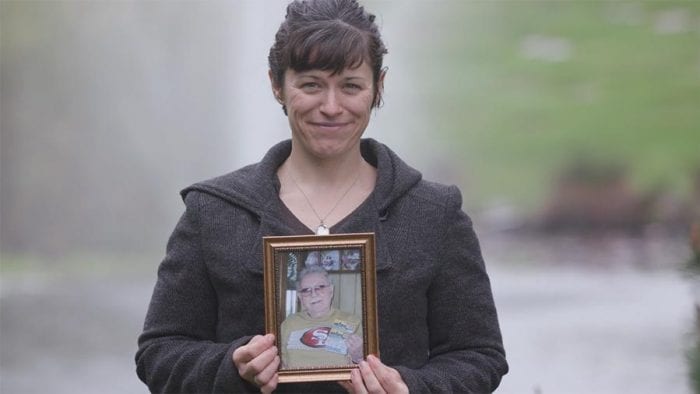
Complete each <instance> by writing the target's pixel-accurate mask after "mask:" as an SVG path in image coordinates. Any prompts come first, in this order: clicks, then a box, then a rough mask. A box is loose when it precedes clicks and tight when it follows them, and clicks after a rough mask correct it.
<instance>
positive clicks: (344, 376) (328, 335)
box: [263, 233, 379, 383]
mask: <svg viewBox="0 0 700 394" xmlns="http://www.w3.org/2000/svg"><path fill="white" fill-rule="evenodd" d="M263 248H264V250H263V257H264V285H265V329H266V332H268V333H272V334H275V338H276V341H277V344H276V345H277V348H278V349H279V352H280V358H281V362H280V367H279V370H278V374H279V382H280V383H289V382H316V381H342V380H350V373H351V371H352V370H353V369H354V368H357V364H356V363H357V362H359V360H361V359H364V358H366V356H367V355H369V354H374V355H376V356H379V340H378V328H377V306H376V305H377V296H376V264H375V258H376V257H375V256H376V251H375V239H374V233H352V234H331V235H300V236H268V237H263ZM358 341H361V342H359V343H358ZM360 352H361V353H360Z"/></svg>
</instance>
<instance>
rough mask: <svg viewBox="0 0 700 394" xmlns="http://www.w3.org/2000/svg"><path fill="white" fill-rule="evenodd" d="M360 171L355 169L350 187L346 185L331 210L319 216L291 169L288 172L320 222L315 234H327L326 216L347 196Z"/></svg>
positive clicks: (328, 231) (358, 177)
mask: <svg viewBox="0 0 700 394" xmlns="http://www.w3.org/2000/svg"><path fill="white" fill-rule="evenodd" d="M360 173H361V171H357V176H356V177H355V180H354V181H353V182H352V184H351V185H350V187H348V188H347V189H346V190H345V193H343V195H342V196H340V198H339V199H338V200H337V201H336V202H335V205H333V208H331V210H330V211H328V213H326V215H325V216H323V217H321V215H319V214H318V212H316V209H315V208H314V206H313V204H311V200H310V199H309V196H307V195H306V193H304V190H303V189H302V188H301V186H299V184H298V183H297V180H296V179H294V175H292V173H291V171H290V172H289V178H290V179H291V180H292V183H294V186H296V187H297V189H299V191H300V192H301V195H302V196H304V199H305V200H306V203H307V204H308V205H309V208H311V210H312V211H313V213H314V215H316V218H317V219H318V221H319V222H320V223H319V225H318V227H316V235H328V234H330V230H329V228H328V226H326V223H325V221H326V218H328V216H330V215H331V213H333V211H335V209H336V208H337V207H338V204H340V202H341V201H343V199H344V198H345V196H347V195H348V193H350V190H352V188H353V187H355V184H356V183H357V180H358V179H360Z"/></svg>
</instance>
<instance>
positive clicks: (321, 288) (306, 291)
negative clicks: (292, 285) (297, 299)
mask: <svg viewBox="0 0 700 394" xmlns="http://www.w3.org/2000/svg"><path fill="white" fill-rule="evenodd" d="M330 287H331V285H318V286H313V287H304V288H303V289H301V290H299V293H300V294H301V296H302V297H310V296H311V295H312V294H314V293H316V294H321V293H323V292H325V291H326V290H328V289H329V288H330Z"/></svg>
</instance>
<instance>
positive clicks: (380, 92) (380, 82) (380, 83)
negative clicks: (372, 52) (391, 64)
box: [372, 67, 387, 108]
mask: <svg viewBox="0 0 700 394" xmlns="http://www.w3.org/2000/svg"><path fill="white" fill-rule="evenodd" d="M386 70H387V68H386V67H384V68H383V69H382V71H381V73H380V74H379V79H377V90H376V92H375V94H374V102H373V103H372V107H373V108H379V107H381V105H382V102H383V101H382V97H383V96H384V78H385V77H386Z"/></svg>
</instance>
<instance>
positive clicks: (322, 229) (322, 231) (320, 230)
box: [316, 223, 331, 235]
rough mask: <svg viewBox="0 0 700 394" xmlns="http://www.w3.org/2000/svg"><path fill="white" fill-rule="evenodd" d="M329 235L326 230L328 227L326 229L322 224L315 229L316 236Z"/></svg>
mask: <svg viewBox="0 0 700 394" xmlns="http://www.w3.org/2000/svg"><path fill="white" fill-rule="evenodd" d="M330 233H331V232H330V231H329V230H328V227H326V226H325V225H324V224H323V223H321V224H319V225H318V227H316V235H328V234H330Z"/></svg>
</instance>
